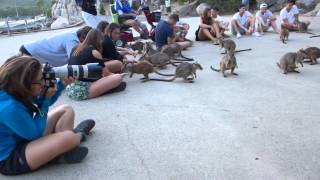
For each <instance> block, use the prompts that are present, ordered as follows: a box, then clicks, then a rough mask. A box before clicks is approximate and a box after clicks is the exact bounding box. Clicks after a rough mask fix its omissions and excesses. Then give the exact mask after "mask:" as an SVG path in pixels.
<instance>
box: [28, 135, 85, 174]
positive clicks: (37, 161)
mask: <svg viewBox="0 0 320 180" xmlns="http://www.w3.org/2000/svg"><path fill="white" fill-rule="evenodd" d="M80 139H81V135H80V134H75V133H73V132H72V131H64V132H58V133H55V134H51V135H48V136H45V137H42V138H40V139H38V140H35V141H32V142H30V143H29V144H28V145H27V147H26V159H27V163H28V165H29V167H30V168H31V169H32V170H35V169H38V168H39V167H41V166H43V165H44V164H46V163H48V162H49V161H51V160H53V159H54V158H55V157H57V156H59V155H61V154H63V153H65V152H68V151H70V150H71V149H73V148H75V147H77V146H78V145H79V144H80Z"/></svg>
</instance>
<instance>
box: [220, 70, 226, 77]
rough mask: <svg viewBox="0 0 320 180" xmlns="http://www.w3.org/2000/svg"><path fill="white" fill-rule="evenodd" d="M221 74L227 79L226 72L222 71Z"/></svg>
mask: <svg viewBox="0 0 320 180" xmlns="http://www.w3.org/2000/svg"><path fill="white" fill-rule="evenodd" d="M221 74H222V76H223V77H224V78H227V75H225V74H224V70H221Z"/></svg>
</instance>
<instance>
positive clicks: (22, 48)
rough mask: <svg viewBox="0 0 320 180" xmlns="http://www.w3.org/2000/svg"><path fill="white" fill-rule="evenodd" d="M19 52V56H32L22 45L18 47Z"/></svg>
mask: <svg viewBox="0 0 320 180" xmlns="http://www.w3.org/2000/svg"><path fill="white" fill-rule="evenodd" d="M19 51H20V53H21V54H26V55H28V56H32V55H31V54H30V53H29V51H28V50H27V49H26V48H25V47H24V46H23V45H22V46H21V47H20V49H19Z"/></svg>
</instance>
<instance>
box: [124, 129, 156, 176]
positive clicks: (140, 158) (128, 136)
mask: <svg viewBox="0 0 320 180" xmlns="http://www.w3.org/2000/svg"><path fill="white" fill-rule="evenodd" d="M125 126H126V131H127V138H128V141H129V142H130V145H131V146H132V148H133V150H134V151H135V153H136V156H137V158H138V159H139V161H140V164H141V166H142V167H143V168H144V169H145V171H146V172H147V176H148V179H149V180H152V178H151V172H150V169H149V167H148V166H147V165H146V164H145V163H144V159H143V157H142V156H141V153H140V151H139V149H138V148H137V147H136V145H135V144H134V143H133V141H132V139H131V138H130V132H129V128H128V125H127V124H126V125H125Z"/></svg>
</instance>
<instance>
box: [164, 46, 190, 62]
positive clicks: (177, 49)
mask: <svg viewBox="0 0 320 180" xmlns="http://www.w3.org/2000/svg"><path fill="white" fill-rule="evenodd" d="M161 52H162V53H166V54H168V56H169V57H170V58H172V59H174V60H179V61H193V59H192V58H187V57H185V56H183V55H182V47H181V46H180V45H179V44H177V43H173V44H169V45H165V46H163V47H162V49H161ZM176 54H178V56H176ZM177 57H181V58H183V59H178V58H177Z"/></svg>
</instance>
